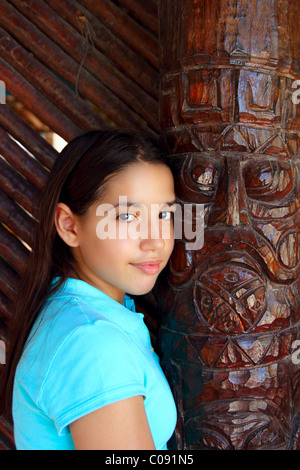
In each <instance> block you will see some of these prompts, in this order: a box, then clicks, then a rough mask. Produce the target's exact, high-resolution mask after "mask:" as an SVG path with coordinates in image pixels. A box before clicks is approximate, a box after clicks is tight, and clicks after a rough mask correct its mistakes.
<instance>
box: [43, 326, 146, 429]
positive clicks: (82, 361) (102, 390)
mask: <svg viewBox="0 0 300 470" xmlns="http://www.w3.org/2000/svg"><path fill="white" fill-rule="evenodd" d="M145 393H146V391H145V386H144V373H143V368H142V365H141V362H140V361H139V359H138V354H137V351H136V350H135V348H134V345H133V343H132V341H131V340H130V338H128V336H127V334H126V332H124V331H123V330H121V329H120V328H119V327H118V326H116V325H113V324H111V323H109V322H104V321H100V322H95V323H89V324H85V325H83V326H80V327H78V328H77V329H75V330H74V331H73V332H72V333H70V334H69V336H68V337H67V338H66V339H65V341H64V342H63V344H62V345H61V346H60V348H59V350H58V351H57V352H56V353H55V356H54V358H53V360H52V362H51V365H50V367H49V370H48V372H47V375H46V378H45V380H44V382H43V385H42V387H41V390H40V394H39V400H38V402H39V406H40V407H41V408H42V409H43V411H44V412H45V413H46V414H47V416H49V418H50V419H52V420H53V421H54V423H55V426H56V428H57V430H58V433H59V434H62V433H63V432H66V431H67V432H68V431H69V430H68V428H67V426H68V425H69V424H70V423H71V422H73V421H75V420H76V419H78V418H80V417H82V416H84V415H86V414H88V413H91V412H92V411H95V410H97V409H98V408H101V407H103V406H105V405H108V404H111V403H113V402H116V401H118V400H123V399H126V398H130V397H132V396H136V395H143V396H145Z"/></svg>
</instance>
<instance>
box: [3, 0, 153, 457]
mask: <svg viewBox="0 0 300 470" xmlns="http://www.w3.org/2000/svg"><path fill="white" fill-rule="evenodd" d="M157 11H158V8H157V0H149V1H148V2H145V1H144V0H65V1H63V2H61V1H60V0H1V3H0V80H1V81H2V82H4V83H5V87H6V90H7V104H0V340H2V341H3V340H5V341H6V336H7V329H8V322H9V318H10V317H11V314H12V313H11V312H12V306H13V302H14V300H15V296H16V289H17V284H18V282H19V280H20V278H21V276H22V275H23V273H24V272H25V269H26V263H27V259H28V255H29V253H30V249H31V248H30V247H31V245H32V238H33V231H34V227H35V224H36V223H37V216H38V211H37V208H38V203H39V200H40V195H41V193H42V191H43V189H44V187H45V184H46V181H47V177H48V175H49V170H51V168H52V166H53V164H54V162H55V160H56V159H57V158H58V151H57V150H56V148H55V147H54V146H53V145H52V142H53V140H51V139H53V138H54V136H55V135H57V136H59V137H61V138H63V139H64V140H65V141H67V142H68V141H69V140H70V139H72V138H73V137H75V136H76V135H78V134H79V133H82V132H83V131H85V130H90V129H96V128H106V127H124V128H127V129H141V130H144V131H146V132H148V133H149V134H150V135H152V136H157V135H158V134H159V131H160V126H159V120H158V96H159V57H158V18H157ZM33 123H34V124H33ZM0 367H4V366H3V365H0ZM13 448H14V442H13V429H12V425H11V423H8V422H6V421H5V420H4V419H3V418H1V417H0V450H9V449H13Z"/></svg>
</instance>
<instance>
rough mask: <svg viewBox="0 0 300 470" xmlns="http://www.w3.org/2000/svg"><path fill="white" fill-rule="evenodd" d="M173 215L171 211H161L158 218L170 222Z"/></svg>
mask: <svg viewBox="0 0 300 470" xmlns="http://www.w3.org/2000/svg"><path fill="white" fill-rule="evenodd" d="M173 215H174V212H173V211H163V212H161V213H160V214H159V217H160V219H163V220H172V218H173Z"/></svg>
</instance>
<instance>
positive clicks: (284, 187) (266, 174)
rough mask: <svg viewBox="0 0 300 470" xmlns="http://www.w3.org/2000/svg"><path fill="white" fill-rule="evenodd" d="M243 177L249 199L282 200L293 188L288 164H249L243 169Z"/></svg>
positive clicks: (269, 162)
mask: <svg viewBox="0 0 300 470" xmlns="http://www.w3.org/2000/svg"><path fill="white" fill-rule="evenodd" d="M243 176H244V181H245V187H246V191H247V194H248V196H249V197H250V198H251V199H259V200H265V201H274V199H275V200H276V199H277V200H278V199H283V198H284V197H286V196H287V195H288V194H289V192H290V191H291V190H292V188H293V170H292V168H291V165H290V163H289V162H278V161H268V160H264V161H260V162H249V163H248V164H246V166H245V167H244V170H243Z"/></svg>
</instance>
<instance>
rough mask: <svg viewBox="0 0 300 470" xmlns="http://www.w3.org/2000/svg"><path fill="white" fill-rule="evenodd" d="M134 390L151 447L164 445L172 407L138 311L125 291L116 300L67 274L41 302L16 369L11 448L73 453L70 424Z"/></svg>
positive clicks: (173, 420)
mask: <svg viewBox="0 0 300 470" xmlns="http://www.w3.org/2000/svg"><path fill="white" fill-rule="evenodd" d="M136 395H142V396H143V397H144V405H145V410H146V415H147V418H148V422H149V426H150V429H151V433H152V437H153V440H154V444H155V447H156V449H167V447H166V444H167V441H168V440H169V439H170V437H171V435H172V434H173V431H174V428H175V424H176V407H175V403H174V399H173V396H172V393H171V390H170V388H169V385H168V383H167V380H166V378H165V376H164V374H163V372H162V370H161V367H160V365H159V360H158V357H157V355H156V354H155V352H154V351H153V348H152V347H151V342H150V336H149V331H148V329H147V327H146V325H145V323H144V320H143V315H142V314H141V313H137V312H136V311H135V307H134V301H133V300H132V299H131V298H130V297H129V296H127V295H125V299H124V303H123V305H121V304H120V303H118V302H116V301H115V300H113V299H112V298H110V297H109V296H107V295H106V294H104V293H103V292H101V291H99V290H98V289H96V288H95V287H93V286H91V285H89V284H87V283H86V282H84V281H80V280H77V279H71V278H69V279H67V281H66V282H65V283H64V284H63V285H62V287H61V288H60V289H59V290H58V292H57V293H55V294H53V295H52V296H51V297H50V298H49V299H48V300H47V301H46V303H45V306H44V307H43V309H42V312H41V314H40V315H39V318H38V320H37V322H36V324H35V327H34V328H33V330H32V333H31V335H30V338H29V341H28V342H27V345H26V347H25V349H24V352H23V354H22V357H21V359H20V362H19V364H18V367H17V370H16V375H15V383H14V392H13V420H14V434H15V443H16V448H17V449H18V450H25V449H34V450H56V449H58V450H59V449H61V450H74V449H75V447H74V444H73V440H72V436H71V433H70V429H69V424H70V423H72V422H73V421H75V420H76V419H78V418H80V417H82V416H84V415H86V414H88V413H91V412H92V411H95V410H97V409H98V408H101V407H102V406H105V405H108V404H110V403H113V402H116V401H118V400H122V399H125V398H129V397H132V396H136Z"/></svg>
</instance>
